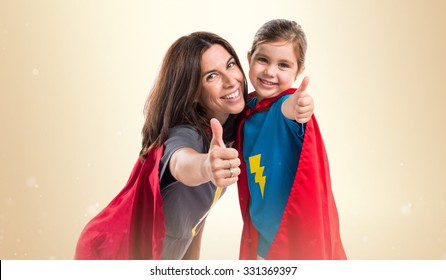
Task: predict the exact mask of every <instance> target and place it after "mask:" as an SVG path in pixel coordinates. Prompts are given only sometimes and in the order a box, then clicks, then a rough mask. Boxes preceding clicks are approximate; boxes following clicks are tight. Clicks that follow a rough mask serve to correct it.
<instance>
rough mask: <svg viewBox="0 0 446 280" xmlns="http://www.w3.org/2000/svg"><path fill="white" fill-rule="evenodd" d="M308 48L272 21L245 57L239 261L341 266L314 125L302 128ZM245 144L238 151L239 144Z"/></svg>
mask: <svg viewBox="0 0 446 280" xmlns="http://www.w3.org/2000/svg"><path fill="white" fill-rule="evenodd" d="M306 48H307V42H306V38H305V34H304V32H303V31H302V29H301V27H300V26H299V25H298V24H296V22H294V21H289V20H272V21H269V22H267V23H265V24H264V25H263V26H262V27H261V28H260V29H259V30H258V32H257V33H256V35H255V37H254V42H253V44H252V48H251V51H250V52H249V53H248V61H249V66H250V69H249V78H250V81H251V83H252V85H253V86H254V89H255V92H253V93H251V94H250V96H249V97H250V99H249V100H248V102H247V108H246V110H245V111H244V114H242V115H243V116H242V119H241V121H240V126H239V130H238V137H237V138H238V144H237V148H238V150H239V153H240V155H242V159H243V160H242V164H241V174H240V176H239V182H238V186H239V187H238V188H239V198H240V206H241V210H242V217H243V220H244V227H243V234H242V242H241V248H240V258H241V259H256V258H257V259H264V258H266V259H345V258H346V256H345V253H344V249H343V246H342V243H341V239H340V234H339V222H338V214H337V210H336V205H335V202H334V198H333V194H332V191H331V186H330V175H329V166H328V161H327V157H326V152H325V148H324V145H323V141H322V137H321V135H320V132H319V129H318V126H317V123H316V119H315V118H314V116H312V117H311V119H310V121H309V122H308V123H306V124H303V123H302V122H304V121H305V120H303V119H300V118H299V114H301V113H302V111H305V110H307V108H305V107H302V106H299V104H307V103H308V102H304V101H305V98H308V97H307V94H306V88H307V85H308V82H309V79H308V77H305V78H304V79H303V81H302V83H301V85H300V87H299V88H298V89H297V90H296V89H293V88H291V87H292V84H293V83H294V81H295V80H296V79H297V77H298V76H299V75H300V74H301V73H302V71H303V70H304V69H305V66H304V61H305V52H306ZM242 143H243V144H242Z"/></svg>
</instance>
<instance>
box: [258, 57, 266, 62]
mask: <svg viewBox="0 0 446 280" xmlns="http://www.w3.org/2000/svg"><path fill="white" fill-rule="evenodd" d="M257 61H258V62H260V63H267V62H268V60H267V59H266V58H264V57H259V58H257Z"/></svg>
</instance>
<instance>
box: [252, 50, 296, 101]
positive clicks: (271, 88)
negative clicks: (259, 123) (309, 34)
mask: <svg viewBox="0 0 446 280" xmlns="http://www.w3.org/2000/svg"><path fill="white" fill-rule="evenodd" d="M248 61H249V79H250V80H251V84H252V85H253V87H254V89H255V90H256V92H257V98H258V101H260V100H262V99H263V98H270V97H274V96H277V95H279V94H280V93H281V92H283V91H284V90H287V89H289V88H290V87H292V85H293V83H294V81H295V80H296V78H297V76H298V74H300V72H301V71H299V72H298V69H297V68H298V65H297V55H296V53H295V51H294V47H293V44H292V43H290V42H286V41H278V42H266V43H262V44H260V45H258V46H257V47H256V49H255V51H254V53H252V54H251V53H248ZM300 70H303V69H300Z"/></svg>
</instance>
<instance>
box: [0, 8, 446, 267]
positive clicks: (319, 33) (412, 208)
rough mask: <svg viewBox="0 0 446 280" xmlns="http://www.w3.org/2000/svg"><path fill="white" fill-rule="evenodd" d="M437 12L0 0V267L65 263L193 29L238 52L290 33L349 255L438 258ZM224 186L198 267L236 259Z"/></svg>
mask: <svg viewBox="0 0 446 280" xmlns="http://www.w3.org/2000/svg"><path fill="white" fill-rule="evenodd" d="M445 7H446V4H445V2H444V1H442V0H438V1H435V0H429V1H425V0H415V1H403V0H400V1H397V0H389V1H372V0H367V1H347V0H338V1H314V0H313V1H297V0H288V1H285V0H282V1H281V0H277V1H263V0H255V1H240V0H237V1H233V0H230V1H229V0H227V1H181V0H176V1H174V0H163V1H156V2H155V1H142V0H141V1H108V0H104V1H87V0H78V1H73V0H70V1H68V0H67V1H58V0H53V1H50V0H46V1H43V0H41V1H31V0H30V1H24V0H20V1H7V0H0V93H1V101H0V129H1V130H0V133H1V134H0V144H1V146H0V149H1V152H0V258H1V259H71V258H72V256H73V252H74V247H75V244H76V240H77V237H78V235H79V233H80V231H81V230H82V228H83V227H84V225H85V224H86V223H87V221H88V220H90V219H91V218H92V217H93V216H94V215H95V214H96V213H97V212H98V211H99V210H100V209H102V208H103V207H104V206H105V205H106V204H107V203H108V202H109V201H110V200H111V199H112V198H113V197H114V196H115V195H116V194H117V193H118V192H119V190H120V189H121V188H122V187H123V186H124V184H125V182H126V180H127V178H128V176H129V174H130V171H131V169H132V166H133V164H134V162H135V161H136V159H137V155H138V152H139V147H140V130H141V127H142V124H143V120H144V119H143V114H142V111H143V105H144V102H145V99H146V96H147V93H148V91H149V89H150V87H151V85H152V83H153V80H154V77H155V76H156V74H157V71H158V69H159V65H160V63H161V59H162V57H163V55H164V53H165V51H166V50H167V48H168V47H169V45H170V44H171V43H172V42H173V41H174V40H175V39H176V38H178V37H179V36H181V35H184V34H187V33H190V32H193V31H198V30H205V31H212V32H215V33H217V34H219V35H221V36H223V37H224V38H226V39H227V40H228V41H230V42H231V43H232V44H233V45H234V47H235V48H236V50H237V52H238V53H239V55H240V57H241V59H242V61H243V62H244V65H243V66H244V68H245V70H247V63H246V52H247V50H248V49H249V47H250V43H251V39H252V37H253V35H254V33H255V32H256V30H257V29H258V28H259V27H260V25H261V24H263V23H264V22H266V21H267V20H269V19H272V18H288V19H293V20H296V21H297V22H299V23H300V24H301V25H302V26H303V28H304V30H305V31H306V33H307V37H308V41H309V49H308V53H307V69H306V71H305V75H308V76H310V79H311V80H310V84H309V88H308V91H309V92H310V93H311V94H312V95H313V97H314V98H315V104H316V110H315V114H316V115H317V117H318V120H319V124H320V127H321V130H322V133H323V135H324V140H325V143H326V147H327V151H328V155H329V159H330V164H331V174H332V181H333V189H334V194H335V197H336V199H337V203H338V208H339V214H340V222H341V228H342V237H343V241H344V245H345V249H346V251H347V254H348V256H349V258H350V259H446V169H445V157H446V148H445V143H446V132H445V128H444V127H445V124H444V122H445V120H446V112H445V108H444V107H445V103H446V97H445V94H446V75H445V74H446V70H445V69H446V54H445V50H446V32H445V29H444V28H445V26H446V18H445V17H444V15H445V13H446V9H445ZM240 230H241V220H240V215H239V206H238V201H237V196H236V189H235V187H234V186H231V187H230V188H229V190H228V193H227V195H225V196H224V197H223V198H222V199H221V201H220V202H219V203H218V204H217V206H216V207H215V209H214V211H212V212H211V214H210V217H209V220H208V222H207V226H206V229H205V235H204V241H203V246H202V247H203V252H202V257H203V258H204V259H236V258H237V256H238V243H239V235H240Z"/></svg>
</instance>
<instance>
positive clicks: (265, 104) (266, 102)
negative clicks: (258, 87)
mask: <svg viewBox="0 0 446 280" xmlns="http://www.w3.org/2000/svg"><path fill="white" fill-rule="evenodd" d="M295 91H296V89H295V88H289V89H287V90H285V91H283V92H282V93H280V94H279V95H277V96H274V97H271V98H264V99H262V100H261V101H260V102H258V103H257V104H256V106H254V107H247V108H246V110H245V118H249V117H251V116H252V114H254V113H256V112H261V111H265V110H266V109H268V108H270V107H271V105H272V104H273V103H274V102H275V101H276V100H277V99H279V98H280V97H282V96H284V95H285V94H291V93H294V92H295ZM255 96H257V92H255V91H254V92H252V93H251V94H250V95H249V97H250V98H253V97H255Z"/></svg>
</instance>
